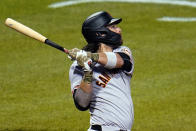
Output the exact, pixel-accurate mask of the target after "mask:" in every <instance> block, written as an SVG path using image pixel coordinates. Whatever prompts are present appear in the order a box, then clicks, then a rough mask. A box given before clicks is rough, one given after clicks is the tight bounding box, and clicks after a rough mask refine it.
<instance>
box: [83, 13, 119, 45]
mask: <svg viewBox="0 0 196 131" xmlns="http://www.w3.org/2000/svg"><path fill="white" fill-rule="evenodd" d="M121 21H122V19H121V18H113V17H112V16H111V15H110V14H109V13H107V12H105V11H100V12H96V13H94V14H92V15H90V16H89V17H88V18H87V19H86V20H85V21H84V23H83V25H82V34H83V36H84V38H85V39H86V41H87V42H88V43H94V44H97V43H104V44H107V45H109V46H111V47H113V48H116V47H118V46H120V45H121V44H122V40H121V35H120V34H117V33H115V32H113V31H110V30H109V29H108V28H106V27H107V26H109V25H113V24H118V23H120V22H121Z"/></svg>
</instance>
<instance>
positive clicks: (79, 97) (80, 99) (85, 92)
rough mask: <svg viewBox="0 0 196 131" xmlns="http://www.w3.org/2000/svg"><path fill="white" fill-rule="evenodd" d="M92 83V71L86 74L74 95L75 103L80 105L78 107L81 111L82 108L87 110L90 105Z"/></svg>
mask: <svg viewBox="0 0 196 131" xmlns="http://www.w3.org/2000/svg"><path fill="white" fill-rule="evenodd" d="M91 82H92V72H91V71H87V72H84V76H83V79H82V81H81V83H80V85H79V86H78V88H77V90H75V93H74V101H75V103H76V105H79V106H76V107H77V108H78V109H79V110H81V108H82V109H86V108H87V107H88V106H89V104H90V100H91V96H92V86H91ZM79 107H81V108H79Z"/></svg>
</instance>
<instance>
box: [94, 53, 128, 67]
mask: <svg viewBox="0 0 196 131" xmlns="http://www.w3.org/2000/svg"><path fill="white" fill-rule="evenodd" d="M114 54H115V55H116V65H115V67H114V68H120V67H122V66H123V64H124V61H123V59H122V58H121V56H120V55H119V54H118V53H114ZM93 55H94V56H93ZM92 57H95V58H96V59H95V61H96V62H98V63H100V64H102V65H104V66H105V65H106V64H107V63H108V58H107V55H106V54H105V53H93V54H92Z"/></svg>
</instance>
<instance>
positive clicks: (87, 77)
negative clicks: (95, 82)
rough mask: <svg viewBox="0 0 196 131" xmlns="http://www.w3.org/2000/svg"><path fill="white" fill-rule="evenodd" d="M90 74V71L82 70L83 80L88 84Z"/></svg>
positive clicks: (91, 74)
mask: <svg viewBox="0 0 196 131" xmlns="http://www.w3.org/2000/svg"><path fill="white" fill-rule="evenodd" d="M92 76H93V72H92V71H84V76H83V82H85V83H88V84H90V83H91V82H92V78H93V77H92Z"/></svg>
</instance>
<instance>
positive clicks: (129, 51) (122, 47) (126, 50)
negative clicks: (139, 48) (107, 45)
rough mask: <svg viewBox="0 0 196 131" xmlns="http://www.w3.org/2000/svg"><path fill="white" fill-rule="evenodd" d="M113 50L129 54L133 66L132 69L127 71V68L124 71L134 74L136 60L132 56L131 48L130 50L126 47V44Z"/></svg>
mask: <svg viewBox="0 0 196 131" xmlns="http://www.w3.org/2000/svg"><path fill="white" fill-rule="evenodd" d="M113 52H116V53H117V52H121V53H125V54H126V55H128V56H129V58H130V62H131V64H132V68H131V70H130V71H125V70H124V72H125V73H126V74H128V75H133V70H134V60H133V56H132V52H131V50H130V49H129V48H128V47H126V46H120V47H119V48H117V49H115V50H114V51H113Z"/></svg>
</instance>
